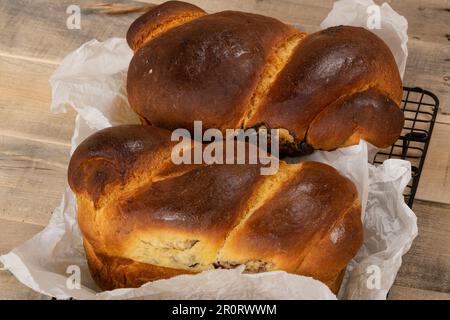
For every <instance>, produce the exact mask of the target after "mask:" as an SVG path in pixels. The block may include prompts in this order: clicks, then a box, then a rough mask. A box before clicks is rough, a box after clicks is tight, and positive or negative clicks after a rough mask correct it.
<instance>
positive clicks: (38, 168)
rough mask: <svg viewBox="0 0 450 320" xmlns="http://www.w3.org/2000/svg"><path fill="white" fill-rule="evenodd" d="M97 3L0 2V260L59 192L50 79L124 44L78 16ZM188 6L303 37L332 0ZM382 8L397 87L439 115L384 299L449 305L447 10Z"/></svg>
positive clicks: (60, 141)
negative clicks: (413, 91) (388, 12)
mask: <svg viewBox="0 0 450 320" xmlns="http://www.w3.org/2000/svg"><path fill="white" fill-rule="evenodd" d="M100 2H104V1H100V0H99V1H95V0H94V1H76V2H73V1H72V0H68V1H67V0H62V1H48V0H33V1H31V0H30V1H26V0H2V1H1V2H0V254H4V253H6V252H8V251H9V250H11V249H12V248H14V247H15V246H17V245H19V244H21V243H22V242H23V241H25V240H27V239H29V238H30V237H32V236H33V235H34V234H35V233H37V232H39V231H40V230H41V229H42V228H43V227H44V226H45V225H46V224H47V222H48V220H49V217H50V215H51V213H52V210H53V209H54V208H55V207H56V206H57V205H58V204H59V201H60V197H61V194H62V192H63V190H64V187H65V186H66V168H67V164H68V160H69V148H70V138H71V135H72V131H73V127H74V112H72V111H69V112H68V113H66V114H57V115H55V114H51V113H50V111H49V106H50V100H51V95H50V85H49V82H48V80H49V77H50V75H51V74H52V73H53V72H54V70H55V69H56V67H57V66H58V64H59V63H60V62H61V60H62V59H63V57H64V56H65V55H67V54H68V53H69V52H70V51H72V50H74V49H76V48H78V47H79V46H80V45H81V44H82V43H84V42H86V41H89V40H91V39H93V38H96V39H98V40H104V39H107V38H109V37H113V36H118V37H124V35H125V33H126V30H127V28H128V26H129V24H130V23H131V21H133V20H134V19H135V18H136V17H137V15H138V14H136V13H134V14H125V15H104V14H99V13H98V12H94V11H92V10H83V8H86V7H88V6H90V5H92V4H95V3H100ZM115 2H117V1H115ZM121 2H124V3H132V2H131V1H121ZM151 2H152V3H161V2H163V1H153V0H151ZM190 2H192V3H194V4H197V5H199V6H200V7H202V8H203V9H205V10H207V11H209V12H215V11H221V10H226V9H234V10H241V11H248V12H255V13H261V14H265V15H271V16H274V17H276V18H278V19H280V20H283V21H284V22H287V23H292V24H295V25H298V26H300V27H301V28H302V29H303V30H305V31H307V32H310V31H315V30H318V28H319V24H320V22H321V21H322V20H323V19H324V18H325V17H326V15H327V14H328V12H329V11H330V9H331V7H332V5H333V1H332V0H320V1H318V0H229V1H222V0H190ZM387 2H388V3H390V4H391V6H392V7H393V8H394V9H395V10H396V11H397V12H399V13H400V14H402V15H404V16H405V17H406V18H407V19H408V22H409V29H408V33H409V44H408V47H409V53H410V55H409V60H408V65H407V68H406V74H405V79H404V83H405V85H408V86H421V87H423V88H425V89H428V90H431V91H433V92H434V93H435V94H437V95H438V97H439V99H440V100H441V111H442V113H440V114H439V116H438V118H437V123H436V125H435V131H434V134H433V137H432V140H431V146H430V149H429V154H428V157H427V161H426V164H425V168H424V171H423V175H422V178H421V182H420V185H419V190H418V193H417V197H416V201H415V204H414V208H413V209H414V211H415V213H416V214H417V216H418V224H419V236H418V237H417V238H416V240H415V242H414V244H413V246H412V248H411V250H410V251H409V252H408V254H406V255H405V256H404V259H403V265H402V267H401V269H400V272H399V274H398V276H397V279H396V281H395V284H394V286H393V288H392V290H391V294H390V297H389V298H390V299H450V115H445V114H444V113H445V112H447V113H450V1H442V0H441V1H437V0H435V1H433V0H425V1H396V0H392V1H387ZM73 3H77V4H78V5H80V6H81V8H82V15H81V29H80V30H69V29H67V27H66V19H67V17H68V14H67V13H66V8H67V7H68V6H69V5H71V4H73ZM377 3H380V2H379V1H377ZM134 4H136V3H134ZM40 298H45V297H43V296H41V295H40V294H38V293H35V292H33V291H32V290H31V289H28V288H26V287H25V286H23V285H21V284H20V283H19V282H18V281H17V280H16V279H15V278H14V277H13V276H12V275H11V274H10V273H9V272H7V271H0V299H40Z"/></svg>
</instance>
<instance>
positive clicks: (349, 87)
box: [247, 26, 403, 150]
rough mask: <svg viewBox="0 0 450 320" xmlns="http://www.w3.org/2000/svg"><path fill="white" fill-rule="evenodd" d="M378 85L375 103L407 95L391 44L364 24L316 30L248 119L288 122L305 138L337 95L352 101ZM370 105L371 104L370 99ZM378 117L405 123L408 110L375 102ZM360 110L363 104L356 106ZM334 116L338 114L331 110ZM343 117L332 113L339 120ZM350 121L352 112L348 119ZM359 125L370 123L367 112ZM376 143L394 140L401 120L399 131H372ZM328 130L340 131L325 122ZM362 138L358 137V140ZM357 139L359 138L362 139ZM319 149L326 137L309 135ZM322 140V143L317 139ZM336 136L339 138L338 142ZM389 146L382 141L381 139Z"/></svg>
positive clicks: (332, 146)
mask: <svg viewBox="0 0 450 320" xmlns="http://www.w3.org/2000/svg"><path fill="white" fill-rule="evenodd" d="M369 88H371V89H375V90H376V91H377V92H378V93H379V94H378V95H377V96H374V97H373V99H372V101H371V102H373V103H374V104H382V103H383V102H384V101H385V100H386V99H387V98H389V99H390V100H391V101H392V103H393V104H394V105H395V106H396V107H397V109H398V106H399V103H400V101H401V97H402V85H401V80H400V75H399V73H398V68H397V66H396V64H395V60H394V57H393V56H392V53H391V52H390V50H389V48H388V47H387V45H386V44H385V43H384V42H383V41H381V40H380V39H379V38H378V37H377V36H376V35H375V34H373V33H371V32H370V31H367V30H365V29H363V28H357V27H349V26H339V27H332V28H328V29H326V30H323V31H319V32H316V33H313V34H311V35H309V36H307V37H306V38H304V39H303V41H301V42H300V44H299V45H298V46H297V48H296V50H295V52H294V53H293V56H292V58H291V59H290V61H289V63H288V64H287V65H286V66H285V67H284V69H283V70H282V71H281V72H280V74H279V76H278V78H277V80H276V81H275V83H274V84H273V86H272V87H271V89H270V91H269V92H268V94H267V96H266V97H265V99H264V101H263V102H262V103H261V105H260V107H259V109H258V111H257V112H256V113H255V114H254V116H253V117H252V118H251V119H250V121H249V123H248V124H247V125H248V126H249V127H251V126H254V125H257V124H258V123H265V124H266V125H267V126H268V127H270V128H286V129H288V130H289V131H290V132H291V134H292V135H293V136H294V137H295V139H296V140H298V141H302V140H304V139H305V138H306V137H307V135H308V134H309V132H308V130H309V128H310V125H311V123H312V122H313V121H314V119H315V118H316V117H317V116H318V115H319V114H320V113H321V112H322V111H324V110H326V109H328V106H330V105H331V104H333V103H334V102H335V101H337V100H339V99H342V100H343V101H347V99H349V98H351V97H352V96H353V95H354V94H356V93H359V92H362V91H366V90H367V89H369ZM349 102H351V103H347V104H346V106H347V110H348V109H351V108H357V106H356V105H355V103H354V101H352V100H350V101H349ZM369 107H372V105H370V106H369ZM374 108H375V111H376V112H377V113H385V114H381V115H377V117H378V118H384V119H389V118H394V119H396V120H397V121H398V119H397V118H399V117H400V121H398V122H402V123H403V114H402V113H399V112H398V110H395V108H384V109H382V108H376V105H375V107H374ZM357 111H360V110H357ZM330 118H331V119H333V114H330ZM340 120H341V119H337V117H336V119H333V120H332V121H334V122H335V123H336V125H338V124H339V123H338V122H339V121H340ZM343 120H344V121H351V120H352V119H351V118H350V117H347V118H346V119H343ZM358 120H361V121H359V123H357V125H358V126H364V125H367V124H370V121H367V118H366V117H365V114H362V115H361V116H360V117H359V119H358ZM365 129H366V130H365V132H367V135H365V134H362V136H361V138H366V136H369V135H371V136H372V137H376V138H377V139H373V140H374V142H375V144H377V142H378V141H379V140H381V141H383V142H384V141H387V140H389V143H388V144H392V143H394V142H395V140H396V139H397V138H398V136H399V135H400V130H401V128H400V130H398V126H396V127H395V128H393V129H392V130H395V135H390V136H386V131H385V130H378V131H374V132H372V131H371V130H370V129H371V128H370V127H368V128H365ZM321 131H326V132H324V133H323V134H324V135H326V136H332V135H336V136H339V135H340V134H341V132H340V131H333V130H330V128H329V127H323V128H321ZM358 141H359V140H358ZM358 141H357V142H358ZM309 142H311V143H313V144H312V146H313V147H314V148H316V149H321V145H320V144H322V143H326V141H323V140H319V141H314V140H313V141H309ZM316 142H318V144H317V145H316V144H314V143H316ZM333 142H334V143H333ZM329 144H330V147H328V148H327V150H329V149H335V148H337V147H341V146H344V144H340V143H339V141H332V142H330V143H329ZM381 146H384V144H383V145H380V147H381Z"/></svg>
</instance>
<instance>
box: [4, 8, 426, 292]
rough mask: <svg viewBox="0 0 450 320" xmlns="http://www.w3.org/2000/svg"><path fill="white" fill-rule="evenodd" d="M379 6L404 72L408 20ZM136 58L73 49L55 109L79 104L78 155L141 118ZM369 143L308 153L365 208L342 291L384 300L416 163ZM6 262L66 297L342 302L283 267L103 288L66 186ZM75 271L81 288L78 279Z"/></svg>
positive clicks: (350, 12) (58, 81) (91, 45)
mask: <svg viewBox="0 0 450 320" xmlns="http://www.w3.org/2000/svg"><path fill="white" fill-rule="evenodd" d="M372 5H373V2H372V1H368V0H343V1H339V2H337V3H336V4H335V6H334V8H333V10H332V11H331V12H330V14H329V16H328V17H327V18H326V19H325V20H324V22H323V23H322V27H328V26H331V25H339V24H350V25H360V26H366V19H367V13H368V11H367V8H368V7H370V6H372ZM372 9H373V7H372ZM380 12H381V16H380V17H381V29H380V30H378V31H377V32H376V33H377V34H378V35H379V36H381V37H382V38H383V39H384V40H385V41H386V42H387V43H388V45H389V46H390V48H391V50H392V51H393V52H394V55H395V57H396V60H397V63H398V65H399V68H400V70H401V71H402V72H403V70H404V64H405V62H406V56H407V51H406V41H407V35H406V25H407V24H406V20H405V19H404V18H403V17H401V16H399V15H398V14H396V13H395V12H394V11H393V10H392V9H391V8H390V7H389V6H388V5H386V4H383V5H382V6H381V7H380ZM365 14H366V15H365ZM131 57H132V52H131V50H130V49H129V48H128V45H127V44H126V42H125V40H124V39H120V38H112V39H109V40H106V41H104V42H98V41H96V40H92V41H89V42H88V43H86V44H84V45H83V46H81V47H80V48H79V49H77V50H76V51H74V52H72V53H71V54H69V55H68V56H67V57H66V58H65V59H64V60H63V62H62V63H61V65H60V66H59V68H58V69H57V70H56V72H55V73H54V75H53V76H52V78H51V80H50V82H51V85H52V105H51V110H52V111H53V112H64V111H65V108H66V107H72V108H74V109H75V110H76V112H77V116H76V120H75V129H74V134H73V137H72V148H71V153H72V152H73V151H74V150H75V148H76V146H77V145H78V144H79V143H80V142H81V141H83V140H84V139H85V138H86V137H87V136H89V135H90V134H92V133H94V132H95V131H97V130H99V129H102V128H105V127H109V126H114V125H120V124H129V123H139V120H138V117H137V116H136V114H135V113H134V112H133V111H132V110H131V109H130V107H129V105H128V100H127V97H126V90H125V83H126V71H127V68H128V64H129V61H130V59H131ZM368 148H370V146H369V145H368V144H367V143H366V142H364V141H361V142H360V144H359V145H356V146H352V147H348V148H342V149H339V150H336V151H333V152H323V151H319V152H315V153H314V154H313V155H311V156H308V157H307V158H309V159H311V160H316V161H321V162H324V163H327V164H330V165H332V166H334V167H335V168H336V169H338V170H339V171H340V172H341V174H343V175H345V176H347V177H348V178H350V179H351V180H352V181H353V182H354V183H355V185H356V186H357V189H358V192H359V196H360V199H361V202H362V205H363V213H362V220H363V225H364V234H365V235H364V244H363V246H362V248H361V249H360V250H359V252H358V254H357V255H356V257H355V258H354V259H353V260H352V262H351V263H350V264H349V266H348V268H347V272H346V275H345V278H344V283H343V285H342V287H341V291H340V292H339V295H338V296H339V298H349V299H385V298H386V293H387V292H388V290H389V288H390V287H391V286H392V283H393V281H394V279H395V276H396V274H397V271H398V269H399V267H400V265H401V258H402V255H403V254H404V253H405V252H406V251H407V250H408V249H409V248H410V245H411V243H412V241H413V239H414V238H415V237H416V235H417V224H416V217H415V215H414V213H413V212H412V211H411V210H410V209H409V208H408V207H407V205H406V204H405V203H404V199H403V196H402V192H403V189H404V188H405V186H406V184H407V183H408V181H409V179H410V177H411V168H410V164H409V162H406V161H402V160H388V161H386V162H385V163H384V164H383V165H381V166H379V167H377V168H376V167H374V166H372V165H370V164H369V163H368ZM304 159H305V158H304ZM290 161H298V159H291V160H290ZM0 261H1V262H2V263H3V265H4V269H7V270H9V271H10V272H12V273H13V274H14V275H15V276H16V277H17V279H18V280H19V281H20V282H22V283H23V284H25V285H26V286H28V287H30V288H32V289H33V290H36V291H38V292H41V293H43V294H46V295H49V296H53V297H57V298H63V299H64V298H69V297H74V298H77V299H336V296H335V295H334V294H333V293H331V291H330V290H329V289H328V288H327V287H326V286H325V285H324V284H322V283H321V282H319V281H317V280H314V279H312V278H309V277H303V276H298V275H292V274H288V273H286V272H283V271H275V272H267V273H260V274H243V273H242V271H243V267H238V268H236V269H234V270H212V271H207V272H203V273H201V274H197V275H182V276H177V277H174V278H171V279H167V280H160V281H154V282H151V283H147V284H145V285H144V286H142V287H141V288H138V289H118V290H114V291H108V292H99V290H98V288H97V287H96V285H95V284H94V282H93V281H92V279H91V277H90V274H89V271H88V268H87V264H86V259H85V255H84V250H83V247H82V241H81V233H80V230H79V228H78V224H77V221H76V201H75V197H74V195H73V193H72V191H71V190H70V189H69V188H68V187H67V188H66V190H65V192H64V194H63V197H62V199H61V204H60V205H59V207H57V208H56V209H55V210H54V212H53V214H52V217H51V219H50V222H49V224H48V226H47V227H46V228H45V229H44V230H43V231H42V232H40V233H38V234H37V235H35V236H34V237H33V238H32V239H30V240H29V241H27V242H25V243H24V244H22V245H21V246H19V247H17V248H15V249H14V250H12V251H11V252H9V253H8V254H6V255H3V256H1V257H0ZM74 270H75V273H74ZM77 270H79V271H80V272H79V274H80V276H81V278H80V286H79V287H77V286H73V284H74V283H77V282H76V281H75V282H74V281H73V280H76V275H78V272H77Z"/></svg>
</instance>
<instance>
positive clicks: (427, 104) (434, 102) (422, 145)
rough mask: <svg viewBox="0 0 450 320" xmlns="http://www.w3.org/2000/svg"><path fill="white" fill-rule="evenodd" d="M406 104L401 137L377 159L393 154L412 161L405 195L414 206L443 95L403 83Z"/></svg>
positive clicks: (381, 161) (392, 156) (403, 103)
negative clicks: (410, 174) (440, 96)
mask: <svg viewBox="0 0 450 320" xmlns="http://www.w3.org/2000/svg"><path fill="white" fill-rule="evenodd" d="M402 108H403V112H404V114H405V125H404V127H403V131H402V134H401V136H400V138H399V139H398V140H397V142H396V143H395V144H394V145H392V146H391V147H389V148H386V149H384V150H382V151H380V152H378V153H377V154H376V156H375V158H374V161H373V162H374V164H381V163H383V161H384V160H386V159H391V158H392V159H404V160H409V161H410V162H411V166H412V178H411V181H410V182H409V184H408V186H407V187H406V189H405V193H404V195H405V201H406V203H407V204H408V206H409V207H412V205H413V202H414V197H415V195H416V191H417V186H418V185H419V180H420V175H421V173H422V169H423V165H424V163H425V158H426V155H427V151H428V146H429V145H430V140H431V135H432V133H433V127H434V123H435V121H436V116H437V112H438V109H439V99H438V98H437V97H436V96H435V95H434V94H433V93H432V92H430V91H427V90H424V89H421V88H409V87H403V100H402Z"/></svg>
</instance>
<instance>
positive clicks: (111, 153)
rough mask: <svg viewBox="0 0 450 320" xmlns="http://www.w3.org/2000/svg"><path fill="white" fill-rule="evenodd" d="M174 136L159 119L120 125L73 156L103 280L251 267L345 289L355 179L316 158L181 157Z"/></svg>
mask: <svg viewBox="0 0 450 320" xmlns="http://www.w3.org/2000/svg"><path fill="white" fill-rule="evenodd" d="M169 139H170V131H167V130H163V129H157V128H154V127H151V126H140V125H130V126H119V127H112V128H107V129H104V130H102V131H100V132H98V133H96V134H94V135H92V136H91V137H89V138H88V139H86V140H85V141H84V142H83V143H82V144H80V146H79V147H78V148H77V150H76V151H75V152H74V154H73V156H72V159H71V161H70V164H69V172H68V176H69V183H70V186H71V188H72V190H73V191H74V192H75V194H76V197H77V208H78V222H79V226H80V229H81V231H82V233H83V237H84V242H85V246H86V250H87V257H88V261H89V265H90V268H91V270H92V273H93V277H94V279H95V280H96V281H97V283H98V284H99V286H100V287H101V288H104V289H105V288H106V289H111V288H117V287H125V286H139V285H140V284H142V283H145V282H146V281H151V280H155V279H160V278H166V277H171V276H173V275H177V274H182V273H196V272H201V271H203V270H208V269H212V268H232V267H234V266H236V265H239V264H244V265H245V266H246V270H247V272H259V271H270V270H286V271H288V272H291V273H298V274H305V275H310V276H313V277H314V278H316V279H319V280H322V281H323V282H325V283H326V284H328V285H329V286H330V287H331V288H333V290H334V289H335V287H334V284H335V283H336V281H337V280H336V279H338V277H339V275H340V274H341V272H342V270H343V269H345V266H346V264H347V263H348V261H349V260H350V259H351V258H352V257H353V256H354V254H355V253H356V252H357V250H358V249H359V247H360V245H361V241H362V237H361V235H362V226H361V221H360V207H359V202H358V196H357V192H356V189H355V187H354V185H353V184H352V183H351V182H350V181H349V180H348V179H346V178H344V177H342V176H340V175H339V173H338V172H337V171H336V170H335V169H333V168H331V167H329V166H327V165H324V164H321V163H316V162H304V163H301V164H289V165H288V164H286V163H284V162H280V168H279V171H278V173H277V174H275V175H272V176H263V175H260V171H259V169H260V166H259V165H232V164H229V165H214V164H212V165H200V164H199V165H175V164H173V163H172V162H171V160H170V158H169V157H168V154H170V151H171V147H172V146H173V145H171V144H170V143H169V142H168V140H169ZM330 239H331V240H330ZM324 254H325V256H324ZM330 257H332V258H330ZM327 259H328V260H327Z"/></svg>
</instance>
